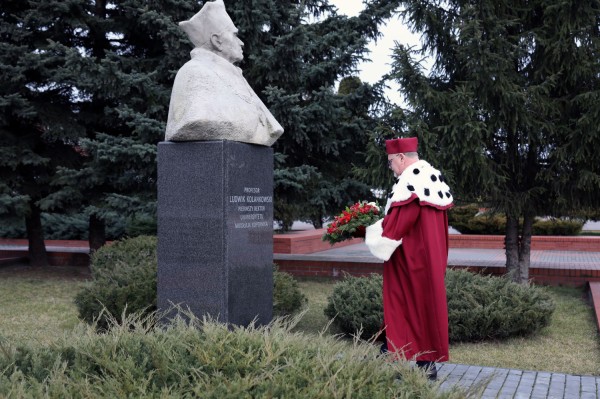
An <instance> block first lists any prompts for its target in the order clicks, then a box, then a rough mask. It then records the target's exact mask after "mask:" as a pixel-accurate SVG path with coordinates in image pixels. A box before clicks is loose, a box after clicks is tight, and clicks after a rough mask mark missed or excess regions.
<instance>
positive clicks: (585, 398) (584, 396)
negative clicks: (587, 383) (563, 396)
mask: <svg viewBox="0 0 600 399" xmlns="http://www.w3.org/2000/svg"><path fill="white" fill-rule="evenodd" d="M580 398H581V399H597V398H598V396H597V395H596V393H595V392H582V393H581V396H580Z"/></svg>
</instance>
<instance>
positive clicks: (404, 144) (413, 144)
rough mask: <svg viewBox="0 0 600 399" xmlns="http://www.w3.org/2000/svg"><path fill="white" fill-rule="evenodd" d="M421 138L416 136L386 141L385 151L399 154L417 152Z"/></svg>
mask: <svg viewBox="0 0 600 399" xmlns="http://www.w3.org/2000/svg"><path fill="white" fill-rule="evenodd" d="M418 146H419V140H418V139H417V138H416V137H407V138H405V139H393V140H386V141H385V152H387V153H388V154H399V153H403V154H404V153H407V152H417V147H418Z"/></svg>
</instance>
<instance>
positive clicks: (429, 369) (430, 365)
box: [417, 361, 437, 381]
mask: <svg viewBox="0 0 600 399" xmlns="http://www.w3.org/2000/svg"><path fill="white" fill-rule="evenodd" d="M417 367H418V368H420V369H423V370H424V371H425V375H426V376H427V378H428V379H429V380H430V381H436V380H437V368H436V367H435V363H434V362H428V361H417Z"/></svg>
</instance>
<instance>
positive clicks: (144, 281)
mask: <svg viewBox="0 0 600 399" xmlns="http://www.w3.org/2000/svg"><path fill="white" fill-rule="evenodd" d="M156 245H157V239H156V237H151V236H139V237H135V238H129V239H125V240H121V241H117V242H114V243H113V244H111V245H105V246H103V247H102V248H100V249H99V250H98V251H96V252H95V253H94V254H93V255H92V259H91V263H90V265H91V266H90V267H91V271H92V281H91V282H90V283H89V284H87V285H86V286H85V287H84V288H83V289H82V290H81V291H80V292H79V293H78V294H77V295H76V297H75V304H76V305H77V309H78V311H79V317H80V318H81V319H82V320H85V321H86V322H88V323H92V322H93V321H94V320H95V319H97V323H98V327H99V328H101V329H103V328H106V327H107V325H108V320H107V315H106V314H103V315H101V312H102V310H103V309H104V308H106V310H107V311H108V313H110V314H112V315H114V317H116V318H117V320H119V321H120V320H121V316H122V315H123V314H124V313H126V312H129V313H133V312H140V311H146V312H152V311H154V310H156V273H157V259H156Z"/></svg>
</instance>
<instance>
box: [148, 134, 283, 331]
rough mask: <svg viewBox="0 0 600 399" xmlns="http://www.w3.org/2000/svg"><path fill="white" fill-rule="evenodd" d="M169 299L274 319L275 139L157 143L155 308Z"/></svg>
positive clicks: (235, 318) (216, 313)
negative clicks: (271, 141) (267, 144)
mask: <svg viewBox="0 0 600 399" xmlns="http://www.w3.org/2000/svg"><path fill="white" fill-rule="evenodd" d="M171 304H175V305H180V306H181V307H182V308H184V309H188V308H189V310H190V311H191V312H192V313H194V315H196V316H197V317H200V318H201V317H203V316H205V315H210V316H212V317H213V318H218V320H219V321H221V322H225V323H233V324H237V325H244V326H245V325H248V324H250V323H251V322H252V321H253V320H256V321H257V323H258V324H266V323H268V322H270V321H271V318H272V314H273V150H272V149H271V148H270V147H264V146H259V145H253V144H246V143H239V142H233V141H227V140H216V141H195V142H161V143H159V145H158V308H159V309H160V310H167V309H169V308H170V307H171ZM171 316H173V314H171Z"/></svg>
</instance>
